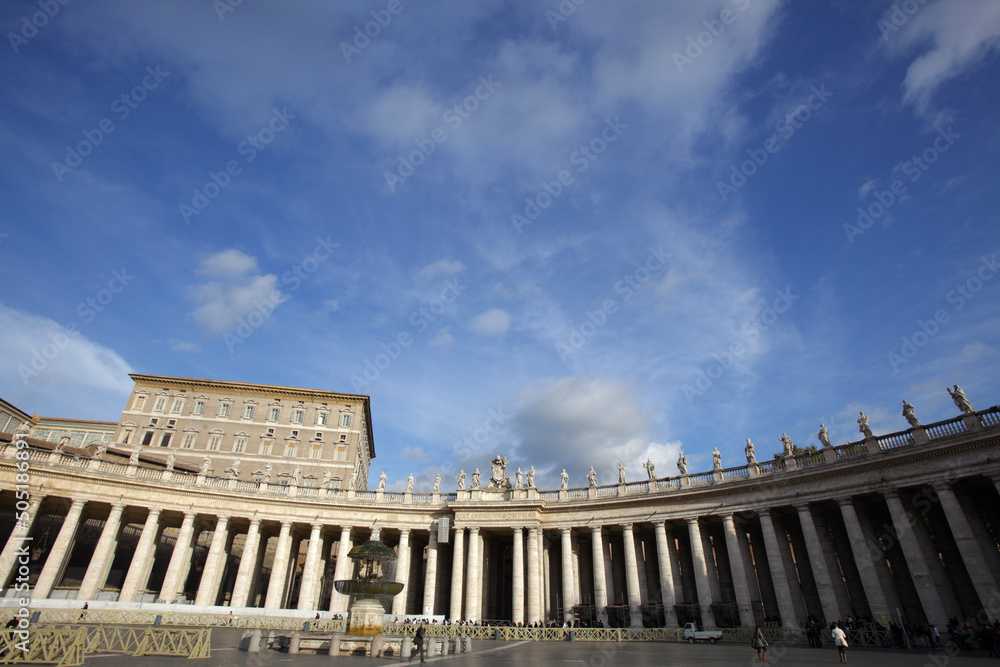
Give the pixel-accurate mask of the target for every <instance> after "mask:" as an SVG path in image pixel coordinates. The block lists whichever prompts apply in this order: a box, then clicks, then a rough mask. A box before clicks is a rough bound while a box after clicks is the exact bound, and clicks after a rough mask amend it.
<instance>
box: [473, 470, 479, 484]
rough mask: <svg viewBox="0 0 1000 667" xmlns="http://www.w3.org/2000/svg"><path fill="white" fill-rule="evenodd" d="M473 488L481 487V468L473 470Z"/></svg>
mask: <svg viewBox="0 0 1000 667" xmlns="http://www.w3.org/2000/svg"><path fill="white" fill-rule="evenodd" d="M472 488H474V489H478V488H479V468H476V469H475V470H473V471H472Z"/></svg>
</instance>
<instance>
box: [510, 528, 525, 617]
mask: <svg viewBox="0 0 1000 667" xmlns="http://www.w3.org/2000/svg"><path fill="white" fill-rule="evenodd" d="M513 550H514V553H513V556H514V564H513V570H514V571H513V573H512V576H511V595H512V596H513V597H512V600H511V620H512V621H513V622H514V624H515V625H517V624H518V623H524V530H523V529H522V528H521V527H520V526H515V527H514V546H513Z"/></svg>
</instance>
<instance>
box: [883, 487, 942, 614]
mask: <svg viewBox="0 0 1000 667" xmlns="http://www.w3.org/2000/svg"><path fill="white" fill-rule="evenodd" d="M882 495H883V496H885V504H886V505H887V506H888V508H889V514H890V515H891V516H892V524H893V526H894V527H895V531H896V539H897V540H899V546H900V549H901V551H902V552H903V556H904V557H905V558H906V567H907V568H909V570H910V577H911V579H912V580H913V586H914V588H916V590H917V597H919V598H920V604H921V606H922V607H923V608H924V614H925V615H926V616H927V621H928V622H929V623H931V624H932V625H936V626H938V628H943V627H946V626H947V625H948V615H947V613H945V611H944V607H943V605H942V603H941V596H940V594H939V593H938V590H937V587H936V586H935V585H934V581H933V580H932V579H931V575H930V570H929V569H928V567H927V561H926V560H925V559H924V552H923V551H922V550H921V549H920V545H919V544H918V543H917V538H916V535H915V534H914V533H913V525H912V524H911V523H910V518H909V516H907V514H906V509H905V508H904V507H903V502H902V501H901V500H900V499H899V492H897V491H895V490H890V491H884V492H883V493H882Z"/></svg>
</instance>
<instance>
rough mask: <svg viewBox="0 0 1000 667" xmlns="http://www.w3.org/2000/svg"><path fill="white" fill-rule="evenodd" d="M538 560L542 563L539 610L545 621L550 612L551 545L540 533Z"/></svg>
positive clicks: (543, 533) (543, 534)
mask: <svg viewBox="0 0 1000 667" xmlns="http://www.w3.org/2000/svg"><path fill="white" fill-rule="evenodd" d="M539 545H540V554H541V555H540V558H541V561H542V589H541V598H542V599H541V603H540V604H541V610H542V620H543V621H547V620H549V617H550V612H551V611H552V560H551V557H550V553H551V545H550V543H549V540H547V539H546V538H545V532H544V531H542V538H541V540H539Z"/></svg>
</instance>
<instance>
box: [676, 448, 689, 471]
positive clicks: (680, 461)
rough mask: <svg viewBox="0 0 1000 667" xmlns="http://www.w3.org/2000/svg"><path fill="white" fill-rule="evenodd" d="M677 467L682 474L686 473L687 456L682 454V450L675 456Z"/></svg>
mask: <svg viewBox="0 0 1000 667" xmlns="http://www.w3.org/2000/svg"><path fill="white" fill-rule="evenodd" d="M677 469H678V470H680V471H681V474H682V475H686V474H688V457H686V456H684V452H681V455H680V456H679V457H678V458H677Z"/></svg>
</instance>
